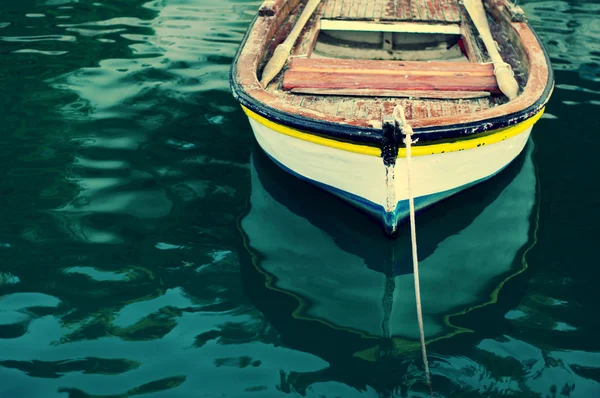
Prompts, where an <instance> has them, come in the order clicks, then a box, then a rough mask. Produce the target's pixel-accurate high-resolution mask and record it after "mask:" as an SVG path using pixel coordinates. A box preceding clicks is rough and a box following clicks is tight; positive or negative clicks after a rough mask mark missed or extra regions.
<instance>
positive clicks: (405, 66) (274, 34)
mask: <svg viewBox="0 0 600 398" xmlns="http://www.w3.org/2000/svg"><path fill="white" fill-rule="evenodd" d="M230 83H231V86H232V91H233V94H234V96H235V97H236V98H237V99H238V100H239V102H240V103H241V105H242V107H243V110H244V112H245V113H246V114H247V116H248V118H249V121H250V124H251V126H252V129H253V131H254V134H255V137H256V139H257V141H258V143H259V144H260V146H261V147H262V148H263V150H264V151H265V152H266V153H267V154H268V155H269V157H270V158H271V159H272V160H273V161H275V163H277V164H278V165H279V166H281V167H282V168H284V169H285V170H287V171H288V172H290V173H291V174H293V175H296V176H298V177H300V178H302V179H304V180H306V181H309V182H311V183H313V184H316V185H317V186H319V187H321V188H324V189H325V190H327V191H330V192H331V193H333V194H335V195H337V196H338V197H340V198H342V199H344V200H346V201H348V202H350V203H351V204H353V205H355V206H357V207H358V208H360V209H362V210H364V211H366V212H367V213H369V214H371V215H373V216H375V217H376V218H378V219H380V220H381V221H382V222H383V225H384V227H385V230H386V231H387V232H388V233H390V234H393V233H395V231H396V228H397V225H398V223H399V222H401V221H403V220H404V219H406V218H407V217H408V212H409V206H408V200H407V199H408V183H407V178H406V173H407V161H406V154H407V153H406V148H405V144H404V141H403V133H402V131H401V128H400V126H399V123H398V121H397V120H395V119H394V116H393V115H394V110H395V109H397V108H398V107H401V108H402V110H403V111H404V113H405V115H406V120H407V123H408V124H410V126H411V127H412V129H413V130H414V135H413V140H414V141H416V143H414V144H413V145H412V149H411V156H412V157H413V159H412V164H413V172H412V181H413V187H412V192H413V195H414V198H415V206H416V209H417V210H421V209H423V208H425V207H427V206H430V205H432V204H434V203H436V202H438V201H440V200H443V199H445V198H447V197H449V196H451V195H453V194H456V193H457V192H459V191H461V190H464V189H466V188H468V187H471V186H473V185H474V184H477V183H479V182H482V181H484V180H487V179H489V178H490V177H492V176H494V175H495V174H497V173H498V172H500V171H501V170H502V169H503V168H505V167H506V166H507V165H508V164H509V163H510V162H511V161H512V160H513V159H514V158H515V157H516V156H517V155H518V154H519V153H520V152H521V151H522V149H523V148H524V146H525V144H526V142H527V139H528V137H529V135H530V132H531V128H532V126H533V125H534V124H535V123H536V122H537V120H538V119H539V118H540V117H541V115H542V113H543V110H544V106H545V104H546V103H547V101H548V99H549V97H550V95H551V92H552V89H553V86H554V78H553V74H552V70H551V66H550V62H549V60H548V56H547V54H546V52H545V51H544V49H543V47H542V44H541V42H540V40H539V39H538V38H537V36H536V35H535V33H534V32H533V30H532V29H531V27H530V26H529V24H528V23H527V21H526V18H525V16H524V14H523V12H522V10H521V9H520V8H519V7H516V6H515V5H513V4H512V3H509V2H508V0H484V5H482V3H481V0H464V1H458V0H385V1H384V0H308V1H306V2H305V1H301V0H272V1H270V0H269V1H266V2H265V3H263V5H262V6H261V8H260V10H259V12H258V14H257V16H256V18H255V20H254V22H253V23H252V25H251V27H250V29H249V30H248V33H247V34H246V37H245V38H244V40H243V43H242V45H241V47H240V49H239V51H238V54H237V55H236V58H235V61H234V63H233V65H232V68H231V76H230Z"/></svg>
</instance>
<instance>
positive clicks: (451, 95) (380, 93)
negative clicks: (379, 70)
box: [291, 88, 490, 99]
mask: <svg viewBox="0 0 600 398" xmlns="http://www.w3.org/2000/svg"><path fill="white" fill-rule="evenodd" d="M291 92H292V93H294V94H312V95H330V96H340V97H381V98H430V99H460V98H465V99H466V98H485V97H489V96H490V93H489V92H487V91H436V90H421V91H397V90H374V89H331V88H293V89H291Z"/></svg>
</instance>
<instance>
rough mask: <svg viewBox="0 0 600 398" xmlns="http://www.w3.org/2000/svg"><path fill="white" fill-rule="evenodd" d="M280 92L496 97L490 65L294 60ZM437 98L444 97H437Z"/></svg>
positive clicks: (495, 85) (495, 87) (497, 90)
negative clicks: (478, 95) (446, 93)
mask: <svg viewBox="0 0 600 398" xmlns="http://www.w3.org/2000/svg"><path fill="white" fill-rule="evenodd" d="M283 89H284V90H290V91H293V92H298V93H313V94H321V95H327V94H328V93H329V94H331V95H335V93H336V92H337V93H346V95H352V94H348V93H352V92H356V93H361V92H363V93H365V92H367V91H368V92H369V93H370V94H366V95H370V96H376V95H377V93H378V92H381V93H382V96H384V95H383V93H385V94H387V96H390V95H389V94H390V93H392V92H419V91H427V92H440V91H443V92H448V94H450V93H454V94H453V95H454V97H456V98H459V96H460V94H459V93H465V92H467V94H468V93H469V92H470V93H473V92H478V93H482V92H483V93H486V94H487V93H499V92H500V90H499V89H498V83H497V82H496V77H495V76H494V67H493V65H492V64H478V63H473V62H443V61H439V62H415V61H412V62H409V61H371V60H346V59H311V58H295V59H292V60H291V62H290V63H289V67H288V69H287V71H286V72H285V74H284V78H283ZM440 95H443V94H442V93H440Z"/></svg>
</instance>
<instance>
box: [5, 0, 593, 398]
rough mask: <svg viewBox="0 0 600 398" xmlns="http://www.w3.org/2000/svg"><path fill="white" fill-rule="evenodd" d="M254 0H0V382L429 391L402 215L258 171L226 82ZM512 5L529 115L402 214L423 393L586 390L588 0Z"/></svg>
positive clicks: (24, 391)
mask: <svg viewBox="0 0 600 398" xmlns="http://www.w3.org/2000/svg"><path fill="white" fill-rule="evenodd" d="M259 4H260V2H259V1H245V0H160V1H152V2H143V1H137V0H112V1H105V2H101V1H91V0H79V1H77V0H36V1H32V0H21V1H16V0H11V1H8V0H5V1H3V2H2V7H1V9H0V51H1V57H0V90H1V95H0V140H1V145H0V152H1V153H2V156H1V157H0V163H1V170H2V174H1V175H2V179H1V180H0V212H1V213H0V215H1V220H2V222H1V223H0V398H13V397H15V398H20V397H25V398H29V397H31V398H38V397H40V398H45V397H72V398H80V397H126V396H148V397H223V396H227V397H276V396H292V397H298V396H308V397H426V396H429V392H428V389H427V387H426V385H425V383H424V374H423V365H422V361H421V358H420V353H419V350H418V345H416V344H417V343H418V340H417V336H418V334H417V333H418V331H417V330H416V315H415V312H414V297H412V294H413V293H412V292H413V291H412V285H411V283H412V275H411V274H410V256H409V253H408V248H409V246H408V245H409V243H408V237H407V231H406V226H404V227H403V228H402V229H401V230H400V234H399V235H400V236H399V238H398V240H396V241H391V240H387V239H385V238H384V237H383V234H382V233H381V231H380V230H379V229H378V226H377V225H375V224H374V223H373V222H371V221H370V220H369V219H368V218H366V217H364V216H363V215H361V214H359V213H357V212H356V211H354V210H353V209H351V208H349V207H347V206H346V205H344V204H341V203H340V202H338V201H337V200H335V199H333V198H331V197H330V196H328V195H326V194H324V193H322V192H320V191H318V190H316V189H314V188H311V187H308V186H306V185H305V184H303V183H301V182H298V181H296V180H294V179H292V178H290V177H288V176H287V175H285V174H284V173H282V172H281V171H279V170H278V169H276V168H275V167H274V166H273V165H272V164H271V163H270V162H269V160H268V159H266V158H265V155H264V154H262V153H261V152H260V150H259V149H258V148H257V145H256V144H255V141H254V139H253V137H252V133H251V130H250V128H249V125H248V122H247V120H246V119H245V117H244V115H243V114H242V112H241V110H240V109H239V106H238V105H237V103H236V102H235V100H234V99H233V98H232V97H231V94H230V92H229V87H228V81H227V75H228V68H229V64H230V63H231V61H232V58H233V56H234V53H235V51H236V49H237V46H238V44H239V42H240V41H241V39H242V37H243V34H244V32H245V30H246V29H247V27H248V24H249V23H250V21H251V19H252V17H253V14H254V13H255V11H256V10H257V8H258V6H259ZM521 5H522V6H523V8H524V9H525V10H526V12H527V13H528V15H529V17H530V20H531V22H532V24H533V26H534V28H535V29H536V31H537V32H538V33H539V35H540V36H541V38H542V40H543V41H544V43H545V44H546V46H547V49H548V50H549V52H550V55H551V58H552V61H553V63H554V67H555V72H556V81H557V86H556V90H555V92H554V95H553V97H552V100H551V103H550V104H549V106H548V108H547V113H546V115H545V117H544V118H543V119H542V120H541V121H540V122H539V123H538V125H537V126H536V128H535V129H534V133H533V138H532V142H531V143H530V145H528V147H527V150H526V151H525V152H524V153H523V155H521V156H520V157H519V158H518V159H517V161H516V162H515V163H514V164H513V165H512V166H511V167H509V168H508V169H507V170H506V171H505V172H503V173H502V174H501V175H499V176H497V177H496V178H494V179H493V180H492V181H490V182H489V183H487V184H484V185H480V186H478V187H476V188H474V189H472V190H470V191H468V192H465V193H464V194H462V195H459V196H457V197H455V198H453V199H451V200H448V201H446V202H444V203H442V204H440V205H438V206H435V207H434V208H432V209H431V210H430V211H428V212H426V213H423V215H421V216H420V217H419V218H418V225H419V230H418V233H419V239H420V247H421V249H420V256H421V259H422V271H421V273H422V295H423V306H424V312H425V327H426V334H427V339H428V341H429V343H428V354H429V364H430V367H431V371H432V378H433V394H434V396H439V397H457V396H458V397H497V396H511V397H512V396H515V397H565V396H570V397H598V396H600V343H598V338H597V337H598V335H599V333H600V324H599V323H600V322H599V318H598V310H597V307H596V306H597V304H598V302H599V299H600V297H599V294H598V291H599V289H598V288H597V280H598V278H599V277H600V271H599V270H598V261H597V253H596V250H597V246H598V242H597V239H598V237H599V236H600V235H599V234H598V232H597V226H598V224H599V222H600V220H599V217H598V211H597V209H598V206H599V205H600V201H599V200H598V198H599V197H600V192H599V191H598V188H597V184H596V181H597V178H596V175H595V171H596V170H598V166H597V165H596V163H595V162H596V161H597V160H598V155H597V148H596V146H597V143H598V142H600V138H598V132H599V131H600V123H599V122H598V118H597V115H598V114H597V113H596V112H598V110H599V109H600V108H598V107H599V105H600V96H599V94H600V44H599V43H600V24H599V23H598V21H599V20H600V3H599V2H598V1H597V0H596V1H575V0H571V1H527V2H522V3H521Z"/></svg>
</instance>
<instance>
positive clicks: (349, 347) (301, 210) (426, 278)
mask: <svg viewBox="0 0 600 398" xmlns="http://www.w3.org/2000/svg"><path fill="white" fill-rule="evenodd" d="M532 148H533V144H532V143H531V142H530V143H529V145H528V147H527V150H526V151H524V153H522V154H521V155H520V156H519V158H517V160H516V161H515V163H514V164H512V165H511V166H509V168H508V169H507V170H506V172H505V173H500V174H499V175H498V176H496V177H494V179H492V180H491V182H490V184H484V185H482V186H478V187H474V188H473V189H471V190H468V191H466V192H464V193H462V194H461V195H458V196H456V197H454V198H451V199H449V200H447V201H445V202H443V203H440V204H438V205H436V206H434V207H433V208H431V209H430V210H428V211H427V212H424V213H422V214H420V215H419V216H418V217H417V234H418V242H419V257H420V281H421V295H422V305H423V317H424V326H425V334H426V340H427V341H428V342H432V341H436V340H441V339H445V338H448V337H451V336H455V335H457V334H460V333H462V332H465V331H467V329H466V328H461V327H459V326H455V325H454V324H453V322H452V321H453V319H454V318H453V315H458V314H464V313H467V312H469V311H471V310H472V309H474V308H478V307H482V306H485V305H487V304H490V303H493V302H495V301H496V297H497V294H498V292H499V290H500V288H501V287H502V286H503V285H504V282H505V281H507V280H508V279H510V278H511V277H513V276H515V275H517V274H519V273H520V272H521V271H522V270H523V269H524V267H525V265H524V262H523V260H522V259H523V255H524V253H525V251H526V250H527V248H528V247H529V246H530V243H531V242H532V239H533V231H532V225H533V223H532V220H533V218H534V217H535V216H536V215H535V214H534V209H535V208H534V206H535V202H536V177H535V171H534V166H533V163H532V159H531V152H532V150H533V149H532ZM416 183H417V184H418V182H416ZM250 202H251V203H250V204H251V206H250V210H249V213H248V214H247V215H246V216H245V217H244V218H243V220H242V221H241V228H242V230H243V232H244V234H245V238H246V245H247V247H248V249H249V251H250V253H251V258H252V261H248V266H244V267H243V270H244V275H243V279H244V282H245V290H246V293H247V295H248V297H249V298H250V299H251V300H252V301H253V303H254V305H256V306H257V307H258V308H259V309H260V310H261V311H263V312H264V313H265V315H266V316H267V317H268V318H269V319H270V321H271V322H272V323H273V324H274V326H275V327H276V328H277V329H278V331H279V332H280V334H281V336H282V337H281V338H282V339H283V340H284V342H285V343H286V344H290V345H295V346H296V347H297V348H299V349H304V350H309V351H311V350H317V351H319V354H320V355H321V356H323V357H329V359H336V360H337V361H339V360H340V358H343V357H346V358H348V357H358V358H362V359H366V360H376V359H378V358H381V357H382V356H386V357H390V356H393V355H398V354H401V353H406V352H408V351H415V350H418V348H419V329H418V325H417V316H416V312H415V295H414V286H413V275H412V263H411V257H410V256H411V254H410V238H409V228H408V225H403V226H401V227H400V228H399V232H398V233H399V236H398V237H397V238H396V239H395V240H392V239H386V238H383V237H382V236H381V233H380V229H379V226H378V225H377V224H375V223H373V222H371V221H370V219H368V218H367V217H366V216H365V217H362V218H361V217H357V214H356V213H357V212H356V210H355V209H353V208H351V207H349V206H347V205H346V204H344V203H342V202H340V201H338V200H337V199H335V198H332V197H330V196H329V195H326V194H325V193H323V192H321V191H320V190H318V189H317V188H313V187H312V186H310V185H308V184H306V183H304V182H301V181H298V180H297V179H294V178H290V177H289V176H288V175H286V174H285V173H283V172H282V171H281V170H279V169H278V168H277V167H276V166H274V165H273V164H272V163H271V162H269V159H268V158H267V157H266V156H265V154H264V153H262V152H261V151H260V150H256V151H255V153H254V155H253V159H252V195H251V200H250ZM257 270H258V271H259V272H257ZM286 339H287V341H286ZM350 351H351V352H350ZM415 352H417V351H415Z"/></svg>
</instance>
